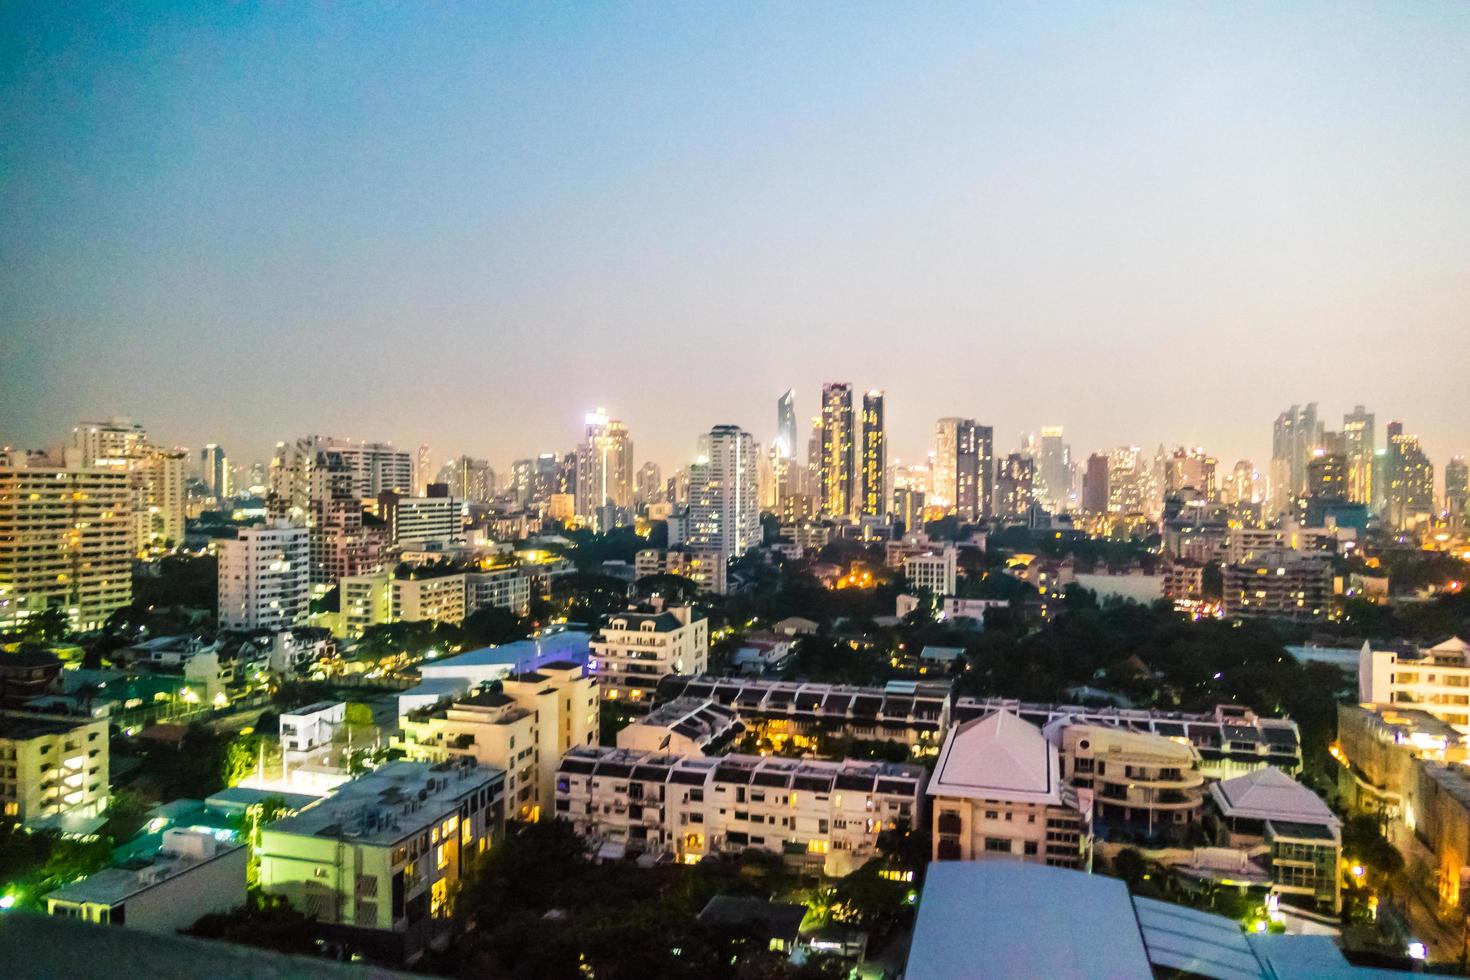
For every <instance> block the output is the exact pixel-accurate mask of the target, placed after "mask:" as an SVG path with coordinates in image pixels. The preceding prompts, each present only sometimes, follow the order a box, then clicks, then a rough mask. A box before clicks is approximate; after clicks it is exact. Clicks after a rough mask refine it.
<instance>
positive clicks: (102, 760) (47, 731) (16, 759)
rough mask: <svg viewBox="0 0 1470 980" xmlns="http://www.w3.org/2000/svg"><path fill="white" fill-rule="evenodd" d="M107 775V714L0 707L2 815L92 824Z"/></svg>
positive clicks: (39, 825) (84, 827)
mask: <svg viewBox="0 0 1470 980" xmlns="http://www.w3.org/2000/svg"><path fill="white" fill-rule="evenodd" d="M108 779H109V773H108V744H107V719H106V718H92V717H71V716H63V715H37V714H29V713H23V712H9V711H7V712H0V820H3V821H5V822H12V821H13V822H17V823H20V824H23V825H25V826H26V827H29V828H31V829H58V830H66V831H68V832H75V833H83V832H90V831H93V830H96V828H97V827H99V826H101V824H102V822H103V814H104V813H105V812H106V810H107V801H108V793H109V785H108Z"/></svg>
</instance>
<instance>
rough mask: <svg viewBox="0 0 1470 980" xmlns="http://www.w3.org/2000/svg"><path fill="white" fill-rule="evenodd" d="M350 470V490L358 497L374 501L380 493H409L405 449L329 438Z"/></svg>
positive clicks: (409, 465)
mask: <svg viewBox="0 0 1470 980" xmlns="http://www.w3.org/2000/svg"><path fill="white" fill-rule="evenodd" d="M327 442H328V444H329V445H330V447H331V448H332V449H333V450H334V451H336V452H338V453H340V454H341V456H342V461H343V462H344V463H346V464H347V468H348V469H349V470H351V471H352V492H353V494H354V495H356V497H357V498H358V499H359V500H376V499H377V497H378V494H381V493H397V494H402V495H403V496H405V497H406V496H409V495H411V494H412V493H413V478H414V470H413V467H414V461H413V457H412V456H411V455H409V453H408V452H407V451H406V450H402V449H394V448H393V445H392V443H387V442H351V441H349V440H339V439H329V440H327Z"/></svg>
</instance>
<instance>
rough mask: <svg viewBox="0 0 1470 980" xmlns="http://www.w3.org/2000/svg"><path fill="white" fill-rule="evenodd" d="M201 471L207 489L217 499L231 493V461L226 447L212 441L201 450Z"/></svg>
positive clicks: (221, 498)
mask: <svg viewBox="0 0 1470 980" xmlns="http://www.w3.org/2000/svg"><path fill="white" fill-rule="evenodd" d="M199 472H200V476H201V478H202V479H203V481H204V486H205V489H207V490H208V491H209V495H210V496H211V497H213V498H214V499H215V500H223V499H225V498H226V497H228V496H229V495H230V463H229V460H228V459H226V457H225V451H224V449H222V448H221V447H219V446H218V445H216V444H214V443H212V442H211V443H210V444H209V445H207V446H205V447H204V448H203V449H202V450H200V452H199Z"/></svg>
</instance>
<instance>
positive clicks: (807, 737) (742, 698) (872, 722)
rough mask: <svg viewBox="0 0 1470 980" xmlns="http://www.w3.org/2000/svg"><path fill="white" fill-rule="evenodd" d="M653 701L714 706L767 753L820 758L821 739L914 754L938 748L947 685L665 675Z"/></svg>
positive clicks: (946, 710) (946, 722)
mask: <svg viewBox="0 0 1470 980" xmlns="http://www.w3.org/2000/svg"><path fill="white" fill-rule="evenodd" d="M654 700H655V703H656V704H659V705H664V704H669V703H671V702H674V701H688V700H693V701H704V700H710V701H714V702H715V703H716V704H719V705H723V706H725V707H727V708H732V709H734V711H735V712H736V713H737V714H738V715H739V718H740V722H741V723H742V724H743V725H745V726H746V728H747V729H748V730H749V731H750V732H751V733H752V734H754V735H755V737H756V738H757V739H758V740H760V741H762V742H768V743H770V745H771V750H772V751H774V752H778V753H780V752H786V751H788V750H790V749H793V748H794V749H798V750H800V751H803V752H816V753H819V754H820V753H822V752H823V750H824V746H825V743H826V740H827V739H853V740H857V741H881V742H899V743H902V744H904V745H907V746H908V747H909V749H910V751H911V752H912V754H914V755H915V756H926V755H928V756H932V755H934V754H935V753H937V752H938V750H939V745H940V743H941V741H942V740H943V739H944V733H945V731H947V730H948V728H949V722H950V706H951V697H950V684H948V683H947V682H942V681H901V680H894V681H889V682H888V683H887V684H886V685H885V686H883V687H855V686H852V685H847V684H824V683H817V682H813V681H783V680H775V679H771V678H756V677H712V676H709V675H703V676H695V677H667V678H664V680H663V681H662V682H661V683H660V684H659V686H658V689H657V691H656V692H655V695H654Z"/></svg>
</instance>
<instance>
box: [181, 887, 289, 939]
mask: <svg viewBox="0 0 1470 980" xmlns="http://www.w3.org/2000/svg"><path fill="white" fill-rule="evenodd" d="M186 933H187V934H188V935H191V936H199V937H201V938H204V939H223V940H225V941H226V942H231V943H242V944H244V945H246V946H258V947H261V948H263V949H273V950H276V951H277V952H281V953H308V954H309V953H315V952H316V930H315V927H314V926H313V924H312V920H311V919H309V918H307V917H306V916H305V915H304V914H302V913H301V912H298V911H296V909H294V908H292V907H291V903H290V902H289V901H287V900H286V899H284V898H280V897H273V896H269V895H263V894H261V893H259V892H250V893H249V894H248V895H247V896H246V900H245V904H244V905H242V906H240V907H239V908H237V909H233V910H231V911H229V912H223V913H220V912H214V913H210V914H209V915H205V916H203V917H202V918H200V919H199V920H198V921H197V922H195V923H194V925H193V926H191V927H190V928H189V929H188V930H186Z"/></svg>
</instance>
